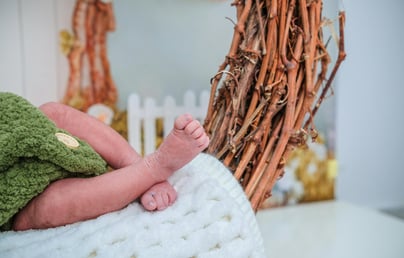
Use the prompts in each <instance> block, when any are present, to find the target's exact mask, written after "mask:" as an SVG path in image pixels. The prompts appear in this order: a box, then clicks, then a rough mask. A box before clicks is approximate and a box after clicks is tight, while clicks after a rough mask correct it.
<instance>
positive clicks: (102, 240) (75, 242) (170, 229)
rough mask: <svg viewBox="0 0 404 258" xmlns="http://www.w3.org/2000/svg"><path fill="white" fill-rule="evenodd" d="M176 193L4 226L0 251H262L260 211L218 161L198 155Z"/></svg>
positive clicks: (180, 176) (149, 254) (145, 256)
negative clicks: (166, 198) (147, 203)
mask: <svg viewBox="0 0 404 258" xmlns="http://www.w3.org/2000/svg"><path fill="white" fill-rule="evenodd" d="M169 181H170V182H171V183H172V184H173V185H174V187H175V188H176V190H177V191H178V199H177V201H176V202H175V203H174V204H173V206H171V207H169V208H167V209H166V210H164V211H158V212H147V211H145V210H144V209H143V208H142V207H141V206H140V205H139V204H138V203H132V204H131V205H129V206H128V207H126V208H124V209H122V210H120V211H117V212H112V213H109V214H106V215H103V216H100V217H98V218H97V219H93V220H88V221H85V222H80V223H75V224H72V225H68V226H64V227H58V228H53V229H47V230H29V231H25V232H11V231H10V232H5V233H1V234H0V257H7V258H8V257H19V258H20V257H41V258H44V257H75V258H79V257H83V258H90V257H127V258H153V257H164V258H170V257H172V258H180V257H198V258H202V257H215V258H217V257H233V258H234V257H251V258H255V257H257V258H258V257H264V248H263V240H262V237H261V234H260V232H259V229H258V226H257V223H256V220H255V215H254V213H253V211H252V209H251V207H250V204H249V202H248V200H247V198H246V197H245V195H244V192H243V190H242V188H241V187H240V185H239V183H238V182H237V181H236V180H235V179H234V177H233V176H232V175H231V173H230V172H229V171H228V170H227V169H226V168H225V167H224V166H223V164H222V163H221V162H219V161H218V160H216V159H215V158H213V157H211V156H208V155H206V154H200V155H198V156H197V157H196V158H195V159H194V160H193V161H191V162H190V163H189V164H188V165H186V166H185V167H183V168H182V169H180V170H179V171H177V172H176V173H175V174H174V175H173V176H172V177H171V178H170V180H169Z"/></svg>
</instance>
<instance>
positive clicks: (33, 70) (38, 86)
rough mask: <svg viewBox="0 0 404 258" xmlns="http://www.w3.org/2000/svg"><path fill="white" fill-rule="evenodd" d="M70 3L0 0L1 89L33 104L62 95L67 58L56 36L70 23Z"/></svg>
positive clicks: (52, 0) (49, 0)
mask: <svg viewBox="0 0 404 258" xmlns="http://www.w3.org/2000/svg"><path fill="white" fill-rule="evenodd" d="M72 3H74V1H73V0H67V1H60V2H59V1H54V0H39V1H31V0H18V1H15V0H0V33H1V39H0V59H1V60H0V90H1V91H12V92H15V93H18V94H21V95H23V96H25V97H27V98H28V99H29V100H30V101H31V102H32V103H33V104H35V105H39V104H41V103H44V102H46V101H55V100H59V99H60V98H61V97H62V96H63V89H64V88H65V85H66V80H67V61H66V58H65V57H64V56H63V55H62V54H61V52H60V51H59V45H58V44H59V42H58V37H59V31H60V29H62V28H65V27H67V26H69V22H70V17H69V16H71V14H70V12H71V6H72V5H71V4H72ZM62 13H63V14H67V15H68V16H66V15H61V14H62Z"/></svg>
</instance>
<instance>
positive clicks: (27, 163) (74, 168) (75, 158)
mask: <svg viewBox="0 0 404 258" xmlns="http://www.w3.org/2000/svg"><path fill="white" fill-rule="evenodd" d="M57 133H62V136H65V137H66V138H67V139H71V140H72V141H73V143H76V144H77V146H72V145H69V144H68V143H66V142H63V141H61V140H60V139H59V138H58V137H57V135H56V134H57ZM72 137H73V136H72V135H71V134H69V133H68V132H66V131H64V130H61V129H59V128H57V127H56V125H55V124H54V123H53V122H52V121H51V120H49V119H48V118H47V117H46V116H45V115H44V114H43V113H42V112H41V111H40V110H39V109H38V108H37V107H35V106H33V105H32V104H31V103H29V102H28V101H27V100H25V99H24V98H22V97H20V96H17V95H15V94H13V93H4V92H0V226H2V225H3V228H4V224H8V223H7V222H9V220H10V219H11V218H12V217H13V215H14V214H16V213H17V212H18V211H19V210H20V209H21V208H23V207H24V206H25V205H26V204H27V203H28V202H29V201H30V200H31V199H32V198H33V197H35V196H36V195H38V194H39V193H41V192H42V191H43V190H44V189H45V188H46V187H47V186H48V185H49V184H50V183H51V182H52V181H55V180H58V179H62V178H66V177H86V176H94V175H100V174H102V173H104V172H106V169H107V164H106V162H105V161H104V160H103V159H102V158H101V157H100V155H98V153H96V152H95V151H94V150H93V149H92V148H91V146H90V145H88V144H87V143H85V142H84V141H82V140H80V139H78V138H76V137H73V138H72Z"/></svg>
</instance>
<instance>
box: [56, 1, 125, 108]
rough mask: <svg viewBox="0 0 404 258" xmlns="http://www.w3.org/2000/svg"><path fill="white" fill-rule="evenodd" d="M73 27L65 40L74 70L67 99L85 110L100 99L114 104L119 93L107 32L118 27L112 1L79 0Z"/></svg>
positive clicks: (64, 100)
mask: <svg viewBox="0 0 404 258" xmlns="http://www.w3.org/2000/svg"><path fill="white" fill-rule="evenodd" d="M72 30H73V35H69V36H68V38H71V40H69V42H68V43H65V44H64V46H65V49H64V52H65V53H66V55H67V57H68V61H69V67H70V74H69V81H68V84H67V89H66V92H65V95H64V97H63V103H65V104H69V105H71V106H74V107H76V108H78V109H81V110H86V109H87V108H88V107H89V106H91V105H92V104H96V103H104V104H109V105H112V106H114V105H115V104H116V101H117V97H118V96H117V95H118V93H117V89H116V86H115V83H114V81H113V79H112V74H111V71H110V64H109V60H108V56H107V33H108V32H110V31H114V30H115V17H114V12H113V6H112V3H111V2H107V1H101V0H76V4H75V7H74V10H73V16H72ZM62 35H64V34H62ZM64 37H66V36H64ZM64 41H66V40H65V39H64Z"/></svg>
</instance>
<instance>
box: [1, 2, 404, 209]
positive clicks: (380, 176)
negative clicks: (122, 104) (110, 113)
mask: <svg viewBox="0 0 404 258" xmlns="http://www.w3.org/2000/svg"><path fill="white" fill-rule="evenodd" d="M74 2H75V1H74V0H58V1H56V0H36V1H31V0H18V1H16V0H0V34H1V38H0V91H5V90H8V91H14V92H16V93H19V94H22V95H23V96H25V97H27V98H28V99H29V100H31V101H32V102H33V103H34V104H40V103H43V102H45V101H49V100H59V99H60V98H61V97H62V96H63V93H64V89H65V85H66V82H67V61H66V58H65V57H64V56H63V55H62V54H61V53H60V51H59V46H58V44H59V43H58V33H59V31H60V29H66V28H70V19H71V11H72V6H73V5H74ZM178 2H182V4H183V6H182V7H181V8H180V9H179V8H175V6H174V7H173V6H170V5H166V4H164V3H166V2H163V1H162V2H159V1H157V0H154V1H150V5H146V6H145V5H144V2H138V1H136V2H135V1H128V3H129V5H130V6H132V7H135V8H137V11H136V16H137V17H138V19H139V20H138V21H137V22H136V23H134V24H130V25H129V26H127V25H122V23H124V22H125V20H127V18H128V16H130V15H134V14H133V13H132V14H131V13H126V14H122V15H121V16H119V17H117V22H118V24H117V25H118V31H117V32H114V33H112V34H111V35H109V39H110V48H109V49H110V54H111V55H112V56H113V57H112V58H111V63H112V72H113V75H114V79H115V80H116V81H117V84H118V87H126V89H125V92H124V93H122V94H121V95H122V96H123V97H122V96H121V98H123V99H124V98H125V97H126V94H127V93H128V92H129V91H130V90H131V89H133V90H139V89H140V90H139V91H147V94H149V95H152V94H156V96H157V97H158V96H159V94H164V95H166V94H167V93H168V92H174V95H176V94H177V95H178V94H181V93H182V91H183V89H184V87H190V88H196V89H202V88H204V87H209V85H208V81H209V79H210V77H211V75H212V74H213V73H215V72H216V69H217V68H218V66H219V64H220V63H221V62H222V60H223V58H224V56H225V54H227V50H228V46H229V43H230V38H229V37H230V36H231V33H232V28H233V25H232V24H231V22H230V21H228V20H225V17H226V16H230V17H231V18H233V17H234V16H232V13H233V11H234V9H232V7H229V4H230V3H231V1H225V2H221V3H217V2H215V1H206V3H212V4H213V3H214V5H215V7H212V8H211V9H209V8H207V7H206V3H202V1H195V6H196V7H195V6H192V5H191V4H189V2H188V1H187V2H184V1H178ZM324 2H325V6H326V10H327V12H328V13H330V12H332V10H333V8H334V7H333V6H336V5H337V2H338V3H339V2H340V1H336V0H335V1H330V0H325V1H324ZM123 3H124V2H123V1H121V0H117V1H116V9H117V10H125V6H124V5H122V4H123ZM135 3H137V4H138V5H135ZM171 3H172V2H171ZM177 4H178V3H177ZM160 5H163V6H162V7H164V10H159V9H158V8H159V6H160ZM344 5H345V6H344V7H345V9H346V12H347V21H346V40H345V42H346V51H347V53H348V56H347V59H346V61H345V62H344V63H343V65H342V67H341V70H340V72H339V76H338V81H337V85H336V87H335V90H336V102H337V158H338V160H339V163H340V171H339V172H340V173H339V175H338V182H337V198H338V199H341V200H347V201H350V202H354V203H358V204H362V205H366V206H370V207H376V208H384V207H391V206H396V205H404V190H403V189H404V187H402V184H403V183H404V171H403V170H404V168H403V166H402V161H403V160H404V150H403V149H402V146H403V145H404V141H403V137H402V133H401V130H402V128H403V127H404V115H402V114H400V113H401V112H403V111H404V106H403V104H402V103H403V100H402V99H401V98H402V97H403V96H404V88H403V86H404V85H403V82H402V79H401V77H402V73H404V65H403V63H402V62H403V60H404V52H403V51H402V48H401V45H402V43H403V42H404V38H403V37H404V35H403V28H402V23H401V19H400V16H401V12H402V10H404V2H402V1H401V0H386V1H372V3H371V4H370V3H369V1H365V0H355V1H348V0H347V1H345V2H344ZM329 6H331V11H330V9H329V8H327V7H329ZM176 7H178V5H177V6H176ZM146 8H149V9H148V10H147V9H146ZM153 8H154V9H153ZM193 9H194V10H198V11H199V13H200V11H201V10H204V11H205V12H208V14H205V15H197V14H195V15H194V16H193V15H185V14H187V13H189V12H191V11H192V10H193ZM153 10H154V11H155V14H154V15H155V16H150V15H147V13H146V12H149V13H150V12H153ZM176 11H178V12H179V14H181V15H179V14H176V13H175V12H176ZM222 12H223V13H222ZM163 13H167V14H168V17H169V19H167V20H165V24H163V25H165V26H163V27H162V28H161V27H158V24H157V23H156V22H155V21H154V22H153V20H154V19H157V17H160V16H161V15H163ZM142 14H143V16H142ZM142 17H143V18H144V19H145V20H141V19H140V18H142ZM180 18H181V19H180ZM182 19H184V20H182ZM187 23H192V24H190V25H191V26H192V28H193V29H192V30H190V31H189V33H186V34H185V35H186V37H184V38H183V39H182V40H181V39H179V38H178V35H181V33H183V32H184V30H185V32H186V28H185V27H182V25H184V24H187ZM206 24H207V25H206ZM146 25H147V26H149V27H150V26H151V27H153V26H154V30H150V28H149V29H147V30H145V29H144V27H145V26H146ZM216 25H217V26H221V27H220V29H219V28H218V27H215V26H216ZM175 26H180V27H179V29H181V33H179V34H178V33H176V28H175ZM164 30H165V31H166V33H165V34H163V35H162V34H161V33H162V31H164ZM131 32H132V33H134V34H133V35H132V36H131V37H132V38H129V39H128V42H127V44H126V45H124V44H123V43H121V44H120V43H118V44H115V45H114V42H117V41H118V42H119V40H118V36H119V35H122V34H123V33H124V34H125V35H126V34H127V33H128V34H129V33H131ZM159 33H160V35H161V37H160V38H159V39H158V40H159V41H156V42H154V43H153V36H155V35H157V34H159ZM188 36H189V37H188ZM176 37H177V40H178V46H179V47H180V49H181V46H183V49H184V51H180V52H178V53H177V52H176V51H177V49H178V46H177V48H175V50H173V51H171V53H170V51H167V52H164V51H163V52H159V49H158V46H159V44H160V43H167V44H171V45H172V44H174V45H175V44H176V40H175V39H176ZM194 37H199V39H200V40H198V39H195V38H194ZM143 40H144V41H145V42H146V43H144V42H143ZM142 42H143V43H142ZM111 45H112V46H111ZM190 46H193V47H195V48H196V50H197V51H196V52H192V51H193V50H195V49H192V48H190ZM173 47H174V46H173ZM136 49H137V51H138V53H137V54H136V53H134V54H128V51H133V50H136ZM139 49H140V50H139ZM150 49H153V50H152V51H151V50H150ZM205 50H209V51H206V52H205ZM161 51H162V50H161ZM173 53H174V54H175V55H179V54H183V53H185V54H186V55H188V58H189V57H190V55H194V56H192V58H190V59H189V60H194V61H193V62H194V63H192V62H191V63H187V64H186V65H185V66H181V67H180V68H178V67H179V66H177V64H176V63H175V60H174V59H175V58H173V56H170V54H173ZM208 53H209V54H208ZM122 55H124V56H123V57H124V58H125V59H124V61H119V60H118V56H121V57H122ZM175 55H174V56H175ZM189 60H188V62H190V61H189ZM195 60H196V62H195ZM202 60H204V61H203V62H202ZM206 60H209V61H208V62H206ZM173 67H174V69H173ZM184 70H186V72H184ZM143 75H145V76H143ZM146 75H147V76H146ZM190 78H191V79H192V78H193V80H192V81H198V82H197V83H191V80H190ZM195 78H198V80H195ZM141 89H143V90H141ZM205 89H206V88H205ZM175 92H176V93H175ZM121 101H122V100H121Z"/></svg>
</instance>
